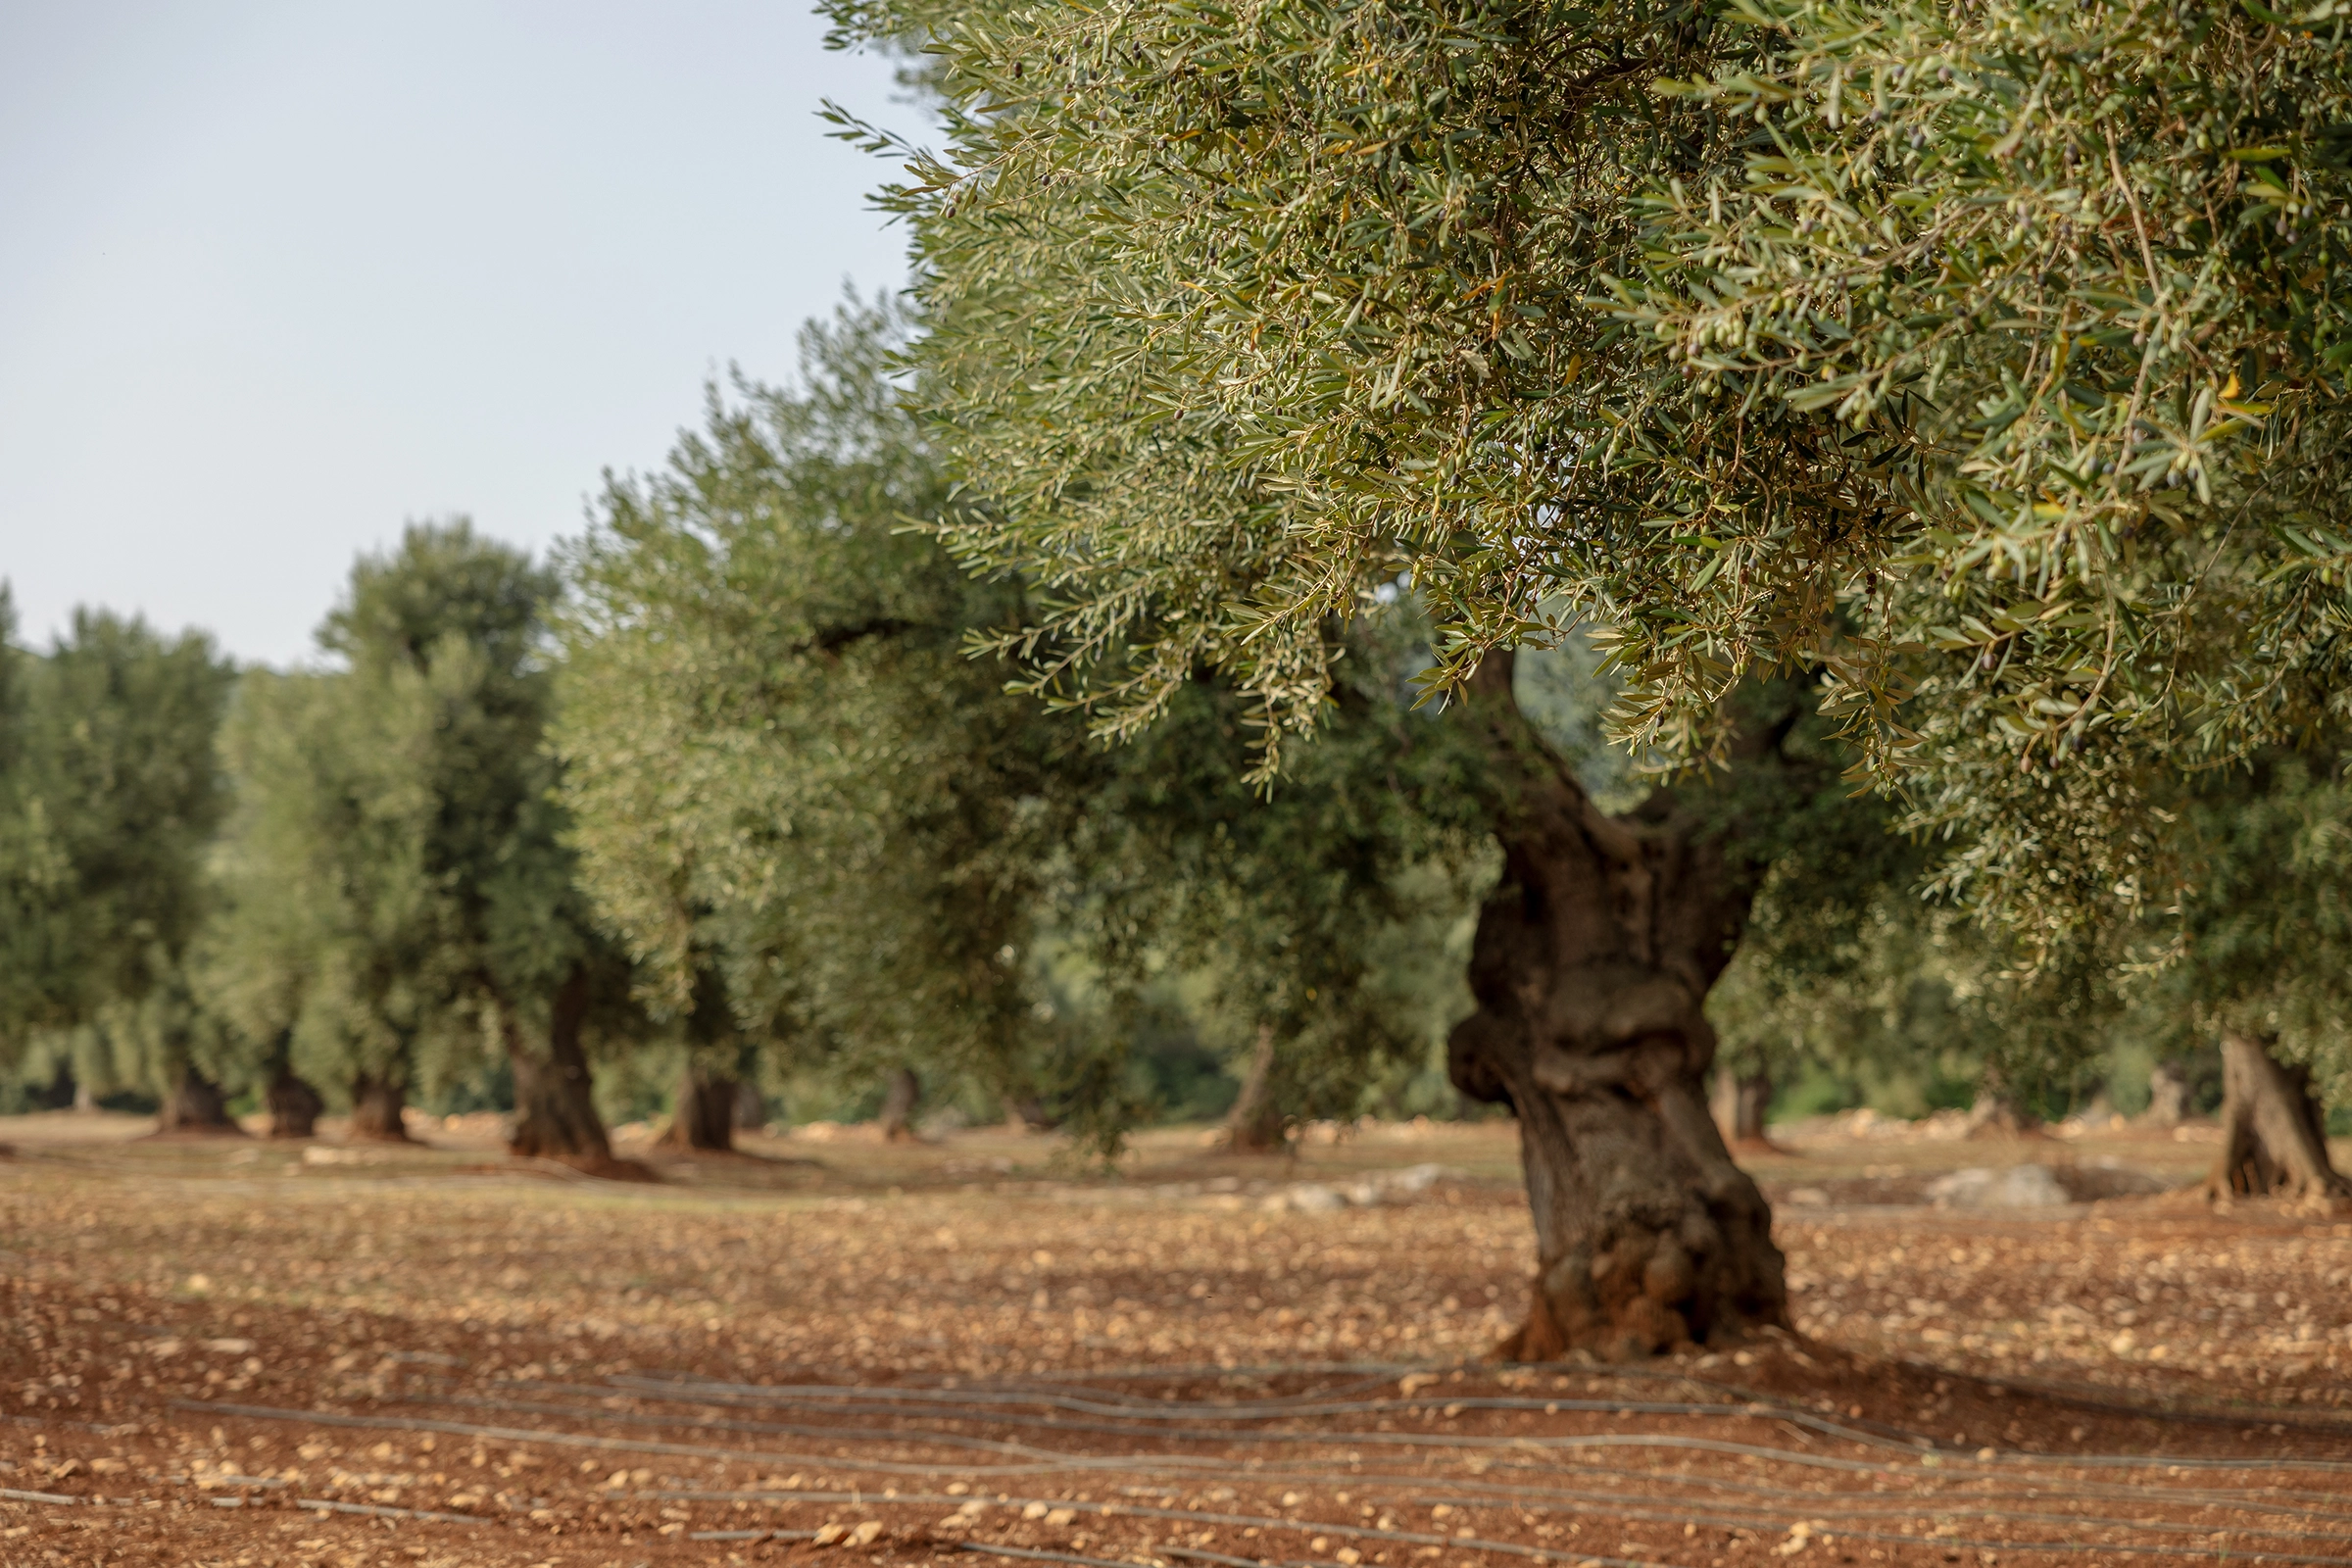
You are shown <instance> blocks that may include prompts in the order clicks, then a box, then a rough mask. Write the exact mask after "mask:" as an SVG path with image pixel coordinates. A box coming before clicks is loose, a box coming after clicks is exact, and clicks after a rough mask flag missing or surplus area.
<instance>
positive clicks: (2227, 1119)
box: [2205, 1035, 2352, 1200]
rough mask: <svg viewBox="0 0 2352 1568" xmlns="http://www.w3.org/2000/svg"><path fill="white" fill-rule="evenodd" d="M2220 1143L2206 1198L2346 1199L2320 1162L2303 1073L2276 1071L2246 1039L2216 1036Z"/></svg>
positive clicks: (2320, 1121)
mask: <svg viewBox="0 0 2352 1568" xmlns="http://www.w3.org/2000/svg"><path fill="white" fill-rule="evenodd" d="M2222 1140H2223V1141H2222V1153H2221V1157H2220V1158H2219V1159H2217V1160H2216V1161H2215V1162H2214V1166H2213V1170H2212V1172H2211V1174H2209V1175H2208V1176H2207V1177H2206V1178H2205V1196H2206V1197H2208V1198H2212V1199H2229V1198H2284V1199H2289V1200H2327V1199H2338V1198H2352V1181H2347V1180H2346V1179H2345V1178H2344V1176H2343V1175H2342V1173H2340V1172H2339V1171H2337V1170H2336V1168H2335V1166H2334V1164H2333V1163H2332V1162H2331V1161H2330V1160H2329V1159H2328V1157H2327V1118H2326V1117H2325V1116H2323V1115H2322V1114H2321V1112H2320V1103H2319V1102H2318V1101H2317V1100H2316V1099H2314V1098H2313V1097H2312V1093H2311V1069H2310V1068H2309V1067H2288V1066H2283V1065H2281V1064H2280V1062H2279V1060H2278V1057H2276V1056H2274V1055H2272V1054H2271V1051H2270V1046H2269V1044H2268V1042H2266V1041H2262V1040H2257V1039H2255V1038H2254V1037H2252V1036H2250V1035H2224V1036H2223V1037H2222Z"/></svg>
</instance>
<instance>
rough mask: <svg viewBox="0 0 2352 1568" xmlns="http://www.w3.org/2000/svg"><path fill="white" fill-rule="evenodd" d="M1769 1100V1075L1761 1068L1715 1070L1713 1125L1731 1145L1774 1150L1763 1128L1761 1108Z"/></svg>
mask: <svg viewBox="0 0 2352 1568" xmlns="http://www.w3.org/2000/svg"><path fill="white" fill-rule="evenodd" d="M1771 1104H1772V1075H1771V1074H1770V1073H1768V1072H1766V1071H1764V1069H1763V1068H1761V1067H1758V1068H1756V1069H1754V1070H1753V1071H1750V1072H1733V1071H1731V1070H1730V1069H1728V1068H1726V1069H1724V1070H1723V1071H1720V1072H1718V1073H1716V1074H1715V1101H1714V1110H1715V1127H1716V1130H1717V1131H1719V1132H1721V1133H1722V1134H1723V1136H1724V1139H1725V1141H1726V1142H1728V1143H1729V1144H1730V1145H1731V1146H1732V1148H1734V1149H1740V1150H1755V1151H1759V1152H1773V1142H1772V1140H1771V1138H1769V1137H1768V1136H1766V1134H1765V1131H1764V1112H1765V1110H1766V1109H1767V1108H1769V1107H1770V1106H1771Z"/></svg>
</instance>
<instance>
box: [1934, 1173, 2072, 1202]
mask: <svg viewBox="0 0 2352 1568" xmlns="http://www.w3.org/2000/svg"><path fill="white" fill-rule="evenodd" d="M1928 1201H1929V1202H1931V1203H1935V1204H1936V1205H1937V1206H1939V1207H1944V1208H2061V1207H2064V1206H2065V1205H2066V1204H2067V1203H2068V1202H2070V1201H2072V1200H2070V1199H2069V1198H2068V1197H2067V1196H2066V1189H2065V1188H2063V1187H2061V1186H2059V1185H2058V1178H2057V1176H2056V1175H2055V1174H2053V1173H2052V1172H2051V1170H2050V1167H2049V1166H2047V1165H2014V1166H2011V1167H2010V1168H2009V1169H2008V1170H2002V1171H1996V1170H1988V1169H1985V1167H1983V1166H1972V1167H1971V1168H1969V1169H1967V1170H1956V1171H1953V1172H1952V1173H1951V1174H1950V1175H1948V1176H1938V1177H1937V1178H1936V1180H1934V1181H1932V1182H1930V1183H1929V1184H1928Z"/></svg>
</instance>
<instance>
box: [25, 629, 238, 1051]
mask: <svg viewBox="0 0 2352 1568" xmlns="http://www.w3.org/2000/svg"><path fill="white" fill-rule="evenodd" d="M0 658H5V660H6V662H7V668H6V670H5V671H4V672H0V673H5V674H6V675H8V676H13V677H14V681H15V683H16V684H15V685H14V692H13V693H10V694H6V695H4V696H0V701H5V702H7V703H8V704H9V705H10V708H11V709H12V710H13V711H7V712H0V723H5V724H6V725H7V729H8V734H7V738H6V739H0V792H5V799H6V805H7V811H8V820H7V823H6V826H5V828H4V829H0V834H4V835H5V848H4V849H0V854H5V855H6V857H7V863H6V866H5V872H4V874H5V875H6V878H7V882H8V885H9V897H10V902H11V903H12V904H13V905H14V906H15V907H14V908H12V909H11V910H10V911H9V912H10V914H11V916H12V918H11V921H10V929H9V932H8V936H7V939H6V941H7V949H8V957H9V959H10V960H11V961H10V967H11V969H12V973H11V975H10V978H9V980H8V981H7V982H5V985H6V989H7V992H8V993H9V997H10V1008H11V1011H12V1013H13V1014H14V1018H13V1023H14V1027H13V1028H0V1046H13V1047H15V1048H16V1049H17V1050H18V1051H22V1050H23V1049H24V1048H25V1046H26V1045H28V1044H31V1043H33V1042H35V1041H38V1042H40V1043H41V1044H42V1045H43V1046H44V1047H45V1054H46V1055H48V1056H52V1057H58V1058H61V1059H63V1060H70V1061H72V1062H73V1066H74V1070H75V1075H76V1076H77V1077H78V1078H81V1079H82V1080H84V1081H93V1080H94V1081H96V1082H98V1083H100V1084H102V1085H110V1086H111V1085H118V1084H123V1085H139V1084H150V1085H154V1086H156V1087H158V1088H164V1087H168V1086H169V1085H170V1083H171V1082H172V1079H173V1077H174V1076H175V1075H176V1074H177V1073H178V1072H179V1071H180V1070H182V1069H184V1068H185V1067H186V1066H187V1065H188V1064H189V1063H190V1061H191V1060H192V1059H195V1058H197V1057H200V1056H201V1057H209V1056H211V1055H212V1054H214V1052H215V1049H216V1048H217V1046H218V1044H219V1041H218V1037H217V1032H216V1030H215V1028H214V1026H213V1023H212V1021H211V1020H210V1019H209V1018H207V1017H206V1016H205V1015H204V1012H203V1009H202V1007H201V1005H200V1004H199V1003H198V1001H197V999H196V998H195V997H194V995H193V992H192V990H191V983H190V978H189V975H188V972H187V964H188V960H189V956H190V948H191V944H192V942H193V940H194V938H195V936H196V933H197V930H198V928H199V926H200V925H201V923H202V922H203V920H204V919H205V917H206V913H207V910H208V907H209V899H210V889H209V887H208V884H207V878H206V866H205V858H206V854H207V851H208V848H209V846H210V843H211V840H212V837H213V835H214V833H215V831H216V830H217V828H218V827H219V825H220V822H221V815H222V813H223V812H224V811H225V809H226V808H227V804H228V795H227V791H226V788H225V786H224V781H223V779H222V778H221V774H220V770H219V768H218V766H217V764H216V762H215V759H214V750H213V747H214V734H215V731H216V729H217V728H218V726H219V724H220V721H221V711H222V709H223V707H224V706H225V704H226V701H227V697H228V693H229V690H230V686H231V683H232V680H233V674H232V671H231V669H230V667H229V665H228V664H227V662H225V661H224V660H222V659H221V657H220V656H219V654H218V653H217V652H216V651H215V649H214V647H213V644H212V641H211V639H210V638H208V637H205V636H203V635H201V634H198V633H187V634H183V635H181V636H178V637H165V636H162V635H160V634H158V633H157V632H155V631H154V630H152V629H151V628H149V627H148V626H147V624H146V623H145V622H144V621H143V620H139V619H135V618H132V619H124V618H123V617H121V616H117V615H112V614H108V613H102V612H91V611H76V612H75V613H74V615H73V624H72V626H71V627H70V629H69V630H68V632H67V633H66V635H65V636H63V637H61V638H59V639H58V640H57V642H56V644H55V645H54V646H53V647H52V648H51V650H50V651H49V652H48V653H47V654H46V655H43V656H39V657H30V656H25V655H22V654H18V653H15V652H14V651H13V650H12V651H11V652H10V653H9V654H7V655H5V656H0Z"/></svg>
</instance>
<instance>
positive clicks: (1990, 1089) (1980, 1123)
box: [1962, 1084, 2041, 1138]
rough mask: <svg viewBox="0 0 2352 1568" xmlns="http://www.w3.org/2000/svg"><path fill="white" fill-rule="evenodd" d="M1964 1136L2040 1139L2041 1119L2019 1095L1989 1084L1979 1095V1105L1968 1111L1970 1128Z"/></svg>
mask: <svg viewBox="0 0 2352 1568" xmlns="http://www.w3.org/2000/svg"><path fill="white" fill-rule="evenodd" d="M1962 1136H1964V1137H1968V1138H2038V1137H2040V1136H2041V1118H2040V1117H2039V1116H2036V1115H2035V1114H2034V1112H2033V1110H2032V1109H2030V1108H2029V1107H2028V1106H2027V1105H2026V1103H2025V1102H2024V1101H2022V1100H2020V1099H2019V1098H2018V1097H2017V1096H2016V1095H2014V1094H2012V1093H2010V1092H2009V1091H2008V1090H2006V1089H2004V1088H2002V1087H2001V1086H2000V1085H1998V1084H1986V1085H1985V1086H1984V1087H1983V1088H1981V1089H1979V1090H1978V1091H1977V1099H1976V1103H1974V1104H1972V1105H1970V1106H1969V1107H1968V1122H1967V1127H1966V1130H1965V1132H1964V1133H1963V1135H1962Z"/></svg>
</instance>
